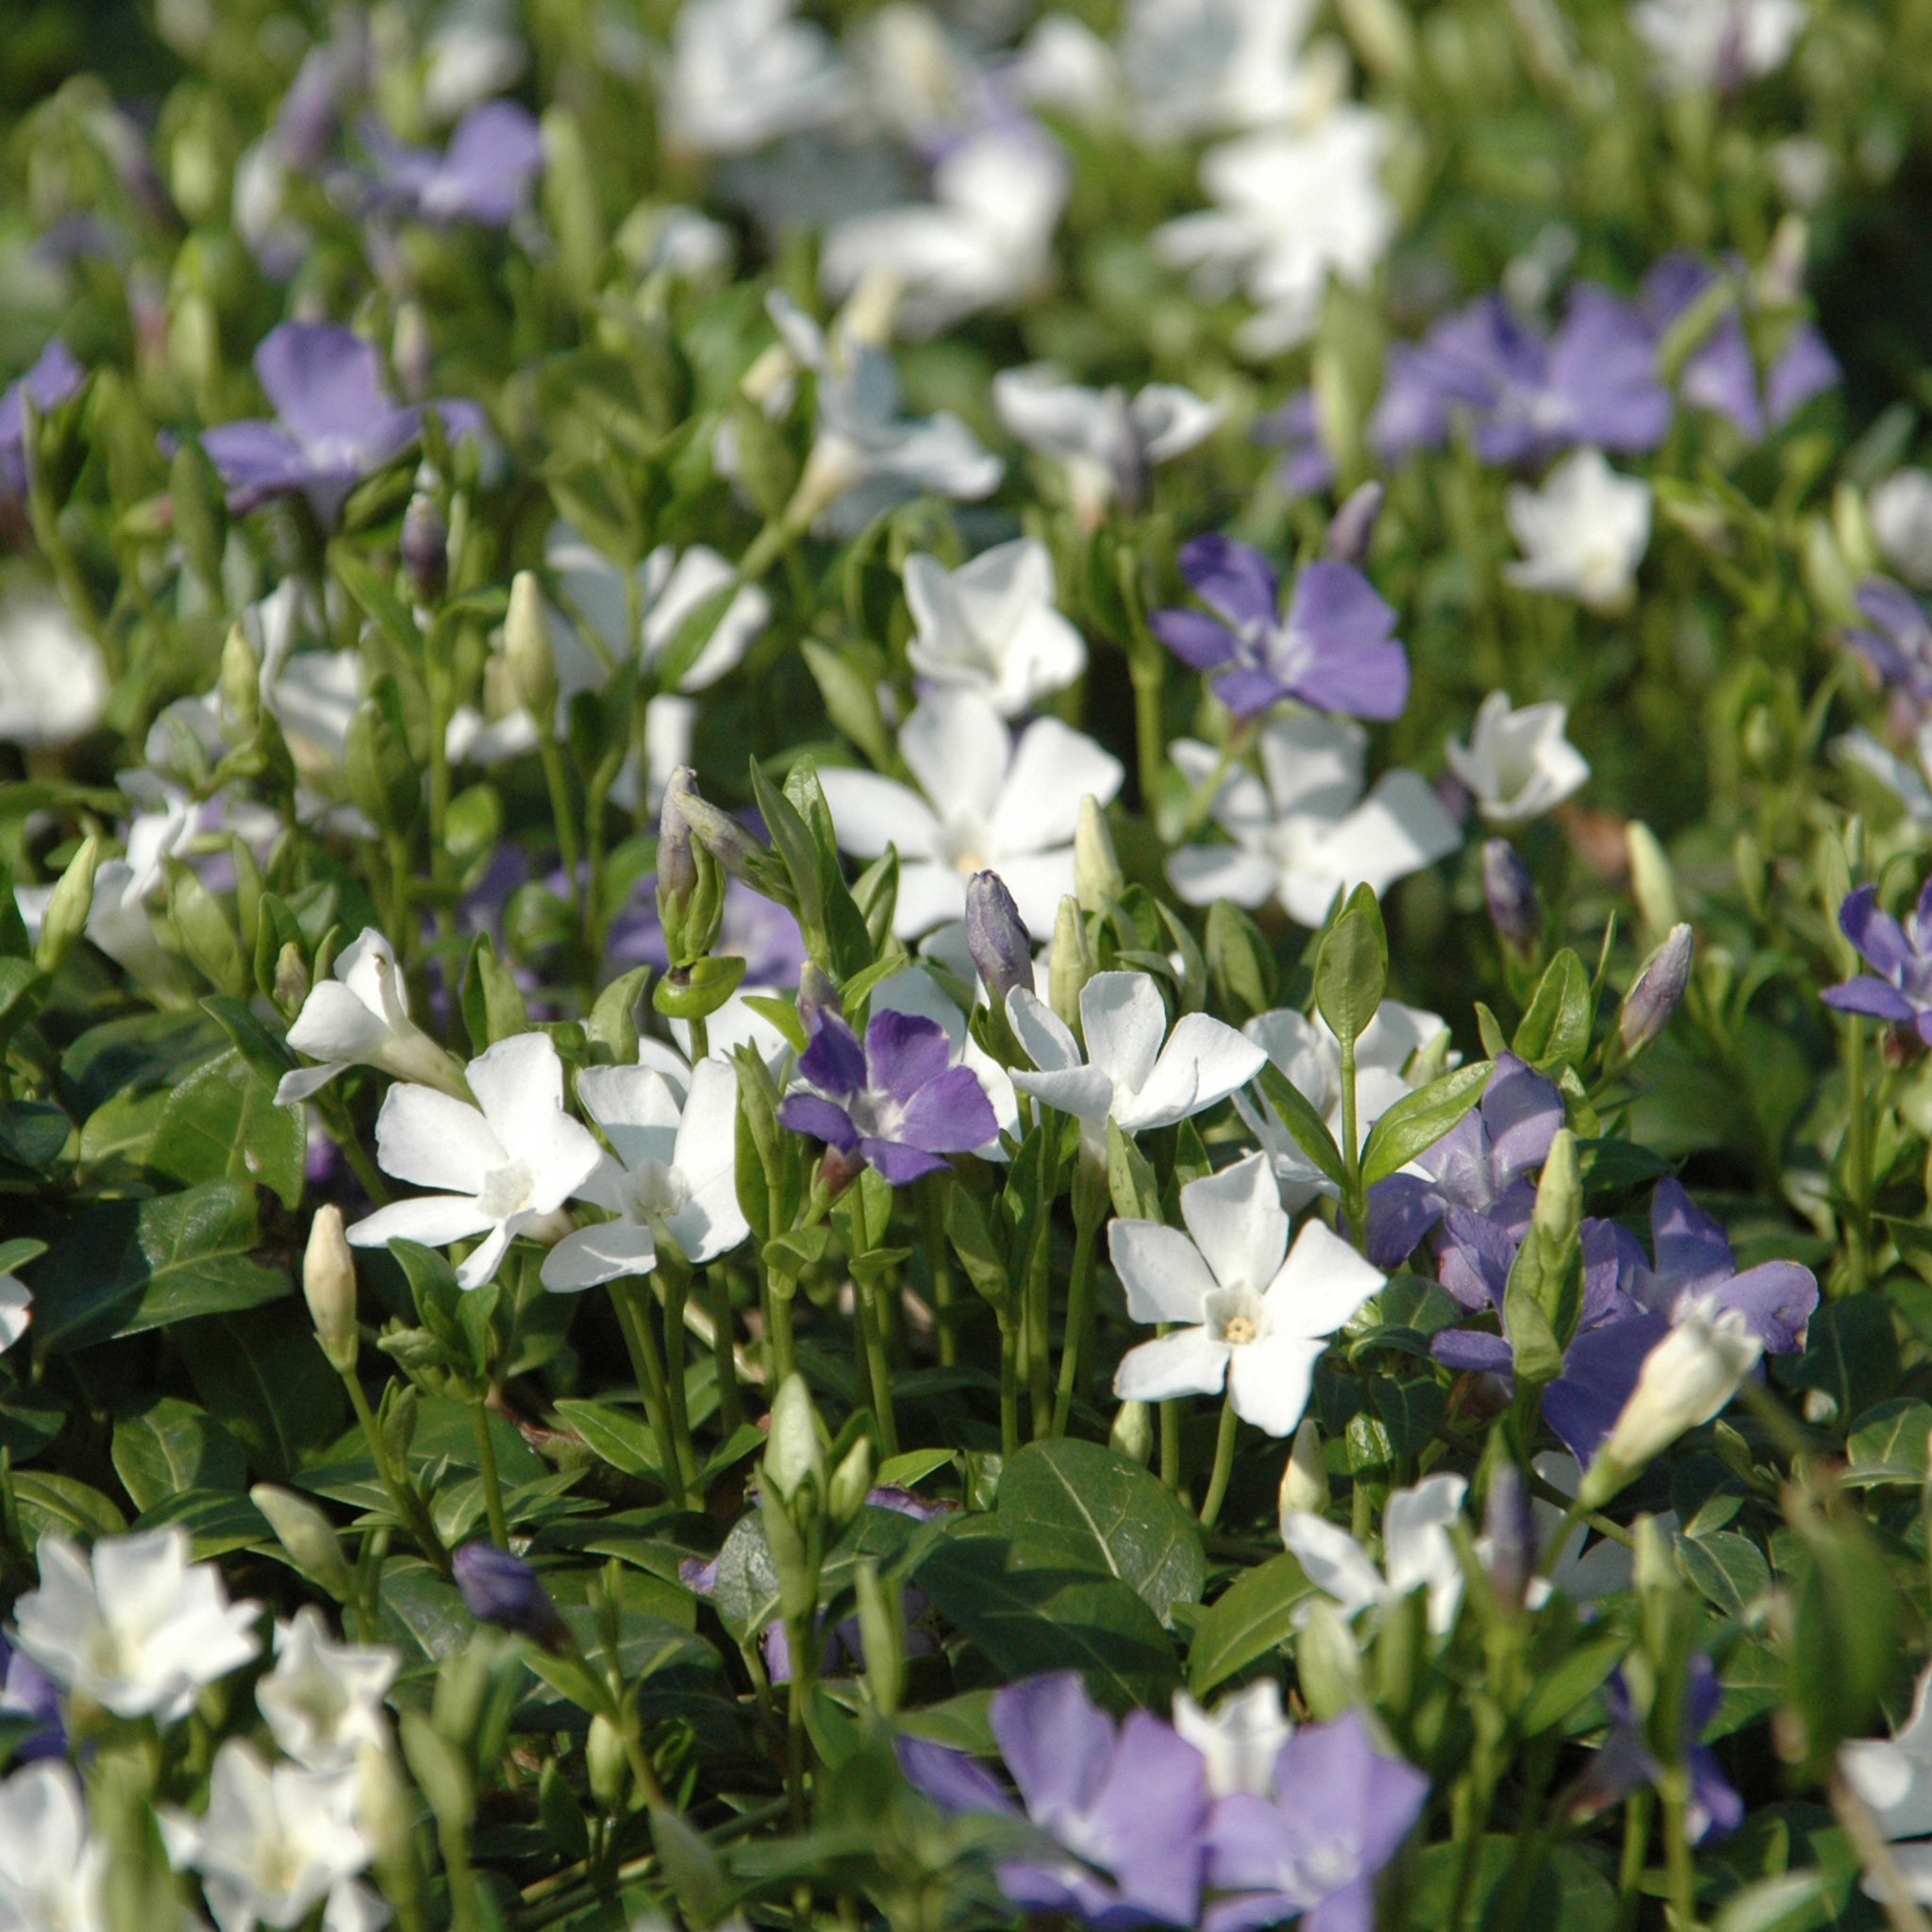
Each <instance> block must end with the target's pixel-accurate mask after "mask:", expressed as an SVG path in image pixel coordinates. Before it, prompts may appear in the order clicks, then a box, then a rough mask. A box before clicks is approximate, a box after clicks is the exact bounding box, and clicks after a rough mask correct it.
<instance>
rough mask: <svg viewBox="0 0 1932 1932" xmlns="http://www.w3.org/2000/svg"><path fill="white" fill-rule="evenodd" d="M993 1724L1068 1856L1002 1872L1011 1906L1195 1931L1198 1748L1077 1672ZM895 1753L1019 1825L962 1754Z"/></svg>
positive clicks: (930, 1791) (1016, 1693) (916, 1749)
mask: <svg viewBox="0 0 1932 1932" xmlns="http://www.w3.org/2000/svg"><path fill="white" fill-rule="evenodd" d="M991 1724H992V1734H993V1736H994V1737H995V1738H996V1739H997V1740H999V1746H1000V1753H1001V1756H1002V1757H1005V1759H1006V1763H1007V1769H1008V1771H1009V1772H1011V1773H1012V1775H1013V1782H1014V1783H1015V1784H1016V1785H1017V1786H1018V1787H1019V1788H1020V1796H1021V1798H1022V1799H1023V1800H1024V1804H1025V1807H1026V1816H1027V1817H1028V1818H1029V1819H1031V1820H1032V1822H1033V1824H1036V1825H1037V1826H1038V1827H1039V1828H1040V1829H1041V1831H1042V1832H1044V1833H1045V1834H1046V1835H1047V1836H1048V1837H1049V1838H1051V1839H1053V1840H1055V1841H1056V1842H1057V1843H1058V1844H1060V1845H1063V1846H1065V1847H1066V1849H1067V1851H1068V1852H1069V1853H1071V1854H1072V1856H1071V1857H1068V1858H1066V1859H1064V1860H1061V1859H1056V1860H1054V1861H1053V1862H1052V1863H1047V1862H1045V1861H1043V1860H1042V1861H1039V1862H1036V1861H1034V1860H1030V1859H1015V1860H1012V1861H1009V1862H1008V1863H1005V1864H1003V1865H1001V1866H1000V1868H999V1882H1000V1889H1001V1890H1003V1891H1004V1892H1005V1893H1006V1895H1007V1896H1008V1898H1009V1899H1010V1900H1011V1901H1012V1902H1013V1903H1014V1904H1015V1905H1017V1906H1021V1907H1028V1908H1030V1909H1032V1910H1035V1911H1042V1912H1066V1913H1069V1914H1071V1915H1072V1916H1073V1917H1074V1918H1076V1919H1078V1920H1079V1921H1080V1923H1081V1924H1087V1925H1096V1926H1102V1927H1106V1928H1108V1932H1125V1928H1128V1927H1131V1926H1137V1925H1150V1924H1152V1925H1191V1924H1194V1922H1195V1918H1196V1915H1197V1914H1198V1912H1199V1910H1200V1904H1201V1878H1202V1862H1203V1845H1202V1839H1201V1833H1202V1827H1203V1826H1204V1824H1206V1823H1207V1818H1208V1780H1207V1767H1206V1764H1205V1763H1204V1761H1203V1759H1202V1757H1201V1754H1200V1753H1199V1752H1198V1751H1196V1750H1195V1749H1194V1747H1193V1746H1192V1745H1191V1744H1189V1743H1187V1742H1185V1741H1184V1740H1182V1739H1180V1738H1179V1737H1177V1736H1176V1735H1175V1734H1174V1730H1173V1728H1172V1727H1171V1726H1170V1725H1168V1724H1163V1723H1162V1722H1161V1721H1160V1719H1158V1717H1152V1716H1150V1715H1149V1714H1148V1713H1147V1712H1146V1711H1144V1710H1137V1711H1134V1712H1132V1713H1131V1714H1130V1715H1129V1716H1128V1717H1127V1719H1126V1720H1125V1722H1124V1723H1123V1724H1119V1725H1118V1726H1116V1724H1115V1723H1114V1721H1113V1719H1112V1718H1110V1717H1109V1716H1108V1714H1107V1713H1106V1712H1105V1711H1103V1710H1101V1709H1099V1708H1097V1707H1095V1705H1094V1704H1093V1702H1092V1700H1091V1698H1090V1697H1089V1696H1088V1695H1087V1691H1086V1688H1085V1686H1084V1685H1082V1683H1081V1682H1080V1679H1079V1678H1078V1677H1077V1676H1076V1675H1074V1674H1073V1673H1072V1672H1068V1673H1066V1674H1062V1675H1058V1676H1052V1677H1034V1678H1031V1679H1029V1680H1028V1681H1027V1682H1025V1683H1023V1684H1008V1686H1006V1688H1005V1689H1004V1690H1001V1691H995V1692H994V1693H993V1699H992V1709H991ZM898 1751H899V1762H900V1764H901V1766H902V1767H903V1768H904V1770H905V1773H906V1775H907V1777H908V1779H909V1780H910V1781H911V1783H912V1784H913V1785H914V1786H916V1787H917V1788H918V1789H919V1790H922V1791H924V1793H925V1795H926V1796H927V1797H928V1798H930V1799H931V1800H932V1801H933V1802H934V1804H936V1805H938V1806H939V1807H941V1809H942V1810H946V1811H993V1812H1000V1813H1003V1814H1006V1815H1008V1816H1014V1815H1017V1813H1018V1809H1019V1807H1017V1806H1016V1805H1015V1804H1014V1803H1013V1801H1012V1799H1011V1798H1010V1797H1009V1796H1008V1794H1007V1791H1006V1790H1005V1789H1004V1787H1002V1786H1001V1785H1000V1784H999V1782H998V1781H997V1780H996V1779H995V1778H994V1777H993V1776H992V1774H991V1773H990V1772H989V1771H987V1770H986V1769H985V1768H984V1767H983V1766H981V1765H978V1764H975V1763H974V1761H973V1759H972V1758H970V1757H967V1756H966V1755H965V1753H964V1752H961V1751H952V1750H948V1749H947V1748H946V1747H945V1746H944V1745H942V1744H931V1743H927V1742H926V1741H925V1740H923V1739H919V1738H901V1739H899V1740H898ZM1406 1828H1407V1827H1406V1826H1405V1829H1406ZM1399 1836H1400V1834H1398V1837H1399ZM1095 1868H1097V1870H1096V1869H1095ZM1102 1873H1104V1874H1107V1876H1105V1877H1103V1876H1100V1875H1099V1874H1102ZM1243 1923H1259V1922H1258V1921H1256V1922H1243Z"/></svg>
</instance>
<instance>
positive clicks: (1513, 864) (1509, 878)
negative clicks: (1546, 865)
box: [1483, 839, 1543, 952]
mask: <svg viewBox="0 0 1932 1932" xmlns="http://www.w3.org/2000/svg"><path fill="white" fill-rule="evenodd" d="M1483 898H1484V901H1485V902H1486V903H1487V904H1488V906H1489V908H1490V918H1491V920H1492V921H1493V922H1494V924H1495V927H1496V931H1497V933H1498V934H1499V935H1500V936H1501V937H1502V940H1503V941H1504V943H1505V944H1506V945H1509V946H1513V947H1515V948H1516V950H1517V951H1518V952H1527V951H1528V950H1529V949H1530V947H1532V946H1533V945H1535V944H1536V942H1537V941H1538V940H1539V939H1540V938H1541V935H1542V929H1543V908H1542V906H1541V903H1540V902H1539V901H1538V899H1537V895H1536V881H1535V880H1534V879H1532V878H1531V877H1530V875H1529V868H1528V867H1527V866H1526V865H1524V862H1523V860H1522V858H1520V857H1518V855H1517V851H1516V848H1515V846H1513V845H1512V844H1510V842H1509V841H1508V840H1507V839H1491V840H1489V841H1487V842H1486V843H1485V844H1484V846H1483Z"/></svg>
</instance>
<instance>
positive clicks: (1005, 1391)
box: [1000, 1322, 1020, 1461]
mask: <svg viewBox="0 0 1932 1932" xmlns="http://www.w3.org/2000/svg"><path fill="white" fill-rule="evenodd" d="M1019 1453H1020V1331H1019V1327H1018V1325H1017V1324H1015V1323H1012V1322H1002V1323H1001V1324H1000V1454H1001V1455H1002V1456H1003V1457H1006V1458H1007V1459H1008V1461H1010V1460H1011V1459H1012V1458H1013V1457H1015V1456H1017V1455H1018V1454H1019Z"/></svg>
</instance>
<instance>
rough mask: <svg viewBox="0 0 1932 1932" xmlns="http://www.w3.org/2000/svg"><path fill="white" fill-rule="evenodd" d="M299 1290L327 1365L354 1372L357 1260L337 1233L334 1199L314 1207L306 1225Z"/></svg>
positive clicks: (357, 1337)
mask: <svg viewBox="0 0 1932 1932" xmlns="http://www.w3.org/2000/svg"><path fill="white" fill-rule="evenodd" d="M302 1292H303V1294H304V1295H305V1296H306V1297H307V1299H308V1313H309V1315H310V1317H311V1319H312V1320H313V1321H314V1323H315V1339H316V1340H317V1341H320V1342H321V1343H322V1352H323V1354H324V1355H325V1356H326V1357H328V1362H329V1366H330V1367H331V1368H332V1369H334V1370H335V1372H336V1373H337V1374H339V1375H347V1374H353V1373H354V1371H355V1367H356V1358H357V1357H358V1355H359V1354H360V1353H361V1347H362V1337H361V1332H360V1330H359V1329H358V1327H357V1325H356V1258H355V1257H354V1256H353V1255H352V1254H351V1253H350V1252H349V1242H348V1239H347V1237H346V1236H345V1235H344V1234H343V1232H342V1210H341V1208H338V1207H336V1206H334V1205H333V1203H331V1204H329V1205H328V1206H325V1207H322V1208H317V1209H316V1210H315V1219H314V1220H313V1221H311V1222H310V1223H309V1224H308V1248H307V1250H306V1251H305V1252H304V1254H303V1257H302Z"/></svg>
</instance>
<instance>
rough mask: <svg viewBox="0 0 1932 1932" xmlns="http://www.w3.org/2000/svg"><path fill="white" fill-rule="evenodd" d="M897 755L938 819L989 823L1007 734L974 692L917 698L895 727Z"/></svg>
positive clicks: (1006, 755)
mask: <svg viewBox="0 0 1932 1932" xmlns="http://www.w3.org/2000/svg"><path fill="white" fill-rule="evenodd" d="M899 755H900V757H901V758H904V759H905V760H906V763H907V765H908V767H909V769H910V770H911V773H912V775H913V776H914V777H915V778H916V779H918V781H919V785H920V789H921V790H922V791H924V793H925V795H926V797H927V799H928V800H930V801H931V804H932V808H933V810H934V811H935V812H937V813H938V815H939V816H940V817H941V819H942V820H951V819H953V818H956V817H960V816H971V817H972V818H974V819H977V820H979V821H980V822H982V823H990V822H991V819H992V816H993V811H994V808H996V806H997V805H998V803H999V798H1000V787H1001V786H1002V785H1003V784H1004V783H1005V782H1006V777H1007V766H1008V762H1009V760H1010V758H1011V756H1012V739H1011V737H1010V736H1009V735H1008V731H1007V727H1006V725H1005V724H1002V723H1001V722H1000V716H999V713H998V712H997V711H995V710H994V709H993V708H992V706H991V704H990V703H989V702H988V701H987V700H986V699H985V698H983V697H981V696H980V695H979V693H978V692H977V691H935V692H934V693H933V694H932V696H930V697H928V698H924V699H922V700H921V702H920V703H919V705H918V706H917V707H916V708H914V710H913V713H912V715H911V717H909V718H908V719H907V721H906V723H905V724H904V725H903V726H902V727H901V729H900V732H899ZM1069 836H1071V827H1070V828H1069ZM895 842H897V841H896V840H895ZM1041 842H1044V841H1041ZM854 849H855V850H856V849H857V848H856V847H855V848H854ZM881 849H883V848H881ZM1016 849H1017V850H1021V851H1030V850H1033V849H1034V848H1033V847H1032V846H1028V845H1023V846H1019V847H1016ZM927 851H928V853H929V854H930V853H931V852H932V848H930V847H928V848H927Z"/></svg>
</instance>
